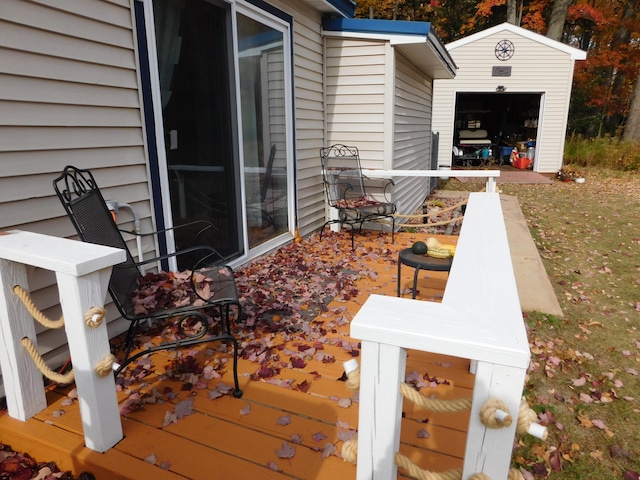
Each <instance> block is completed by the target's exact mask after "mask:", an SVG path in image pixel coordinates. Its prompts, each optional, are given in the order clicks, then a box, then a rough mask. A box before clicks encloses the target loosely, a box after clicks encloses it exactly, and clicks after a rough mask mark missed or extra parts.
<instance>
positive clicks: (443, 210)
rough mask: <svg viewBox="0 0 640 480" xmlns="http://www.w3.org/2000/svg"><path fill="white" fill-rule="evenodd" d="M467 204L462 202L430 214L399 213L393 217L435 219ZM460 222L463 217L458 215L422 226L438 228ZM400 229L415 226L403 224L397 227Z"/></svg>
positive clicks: (413, 226) (465, 201)
mask: <svg viewBox="0 0 640 480" xmlns="http://www.w3.org/2000/svg"><path fill="white" fill-rule="evenodd" d="M466 204H467V200H463V201H462V202H460V203H457V204H456V205H452V206H451V207H447V208H443V209H442V210H438V211H437V212H431V213H417V214H413V215H401V214H399V213H395V214H394V215H393V216H394V217H396V218H409V219H411V218H423V219H424V218H430V217H435V216H437V215H442V214H443V213H447V212H450V211H451V210H455V209H456V208H458V207H460V206H462V205H466ZM462 220H464V215H460V216H459V217H454V218H451V219H449V220H441V221H439V222H434V223H425V224H424V225H423V226H424V227H438V226H440V225H447V224H449V223H454V222H461V221H462ZM399 227H400V228H415V227H416V225H414V224H411V223H404V224H402V225H399Z"/></svg>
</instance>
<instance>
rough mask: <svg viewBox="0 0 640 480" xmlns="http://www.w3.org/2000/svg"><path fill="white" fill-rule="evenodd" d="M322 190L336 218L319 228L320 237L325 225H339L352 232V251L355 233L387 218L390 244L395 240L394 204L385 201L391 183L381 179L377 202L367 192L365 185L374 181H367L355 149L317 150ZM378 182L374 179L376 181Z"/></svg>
mask: <svg viewBox="0 0 640 480" xmlns="http://www.w3.org/2000/svg"><path fill="white" fill-rule="evenodd" d="M320 160H321V162H322V176H323V180H324V189H325V193H326V195H327V202H328V203H329V206H330V207H332V208H335V209H336V211H337V215H338V218H332V219H329V220H328V221H327V222H325V224H324V225H323V226H322V230H321V231H320V238H321V239H322V233H323V232H324V229H325V227H326V226H327V225H331V224H333V223H339V224H340V225H341V226H342V225H346V226H348V227H349V228H350V229H351V249H352V250H353V249H355V244H354V238H353V237H354V234H355V231H356V230H358V233H360V232H361V231H362V226H363V224H364V223H366V222H371V221H376V220H382V219H386V220H387V221H389V222H390V223H391V241H392V242H394V241H395V237H394V235H395V217H394V216H393V214H394V213H396V206H395V204H393V203H391V202H389V201H388V199H387V188H388V187H389V185H393V180H390V179H384V180H382V182H383V185H382V186H381V195H382V196H383V197H384V201H382V200H379V199H378V198H376V197H375V196H372V195H371V194H370V193H368V192H367V189H366V187H367V185H368V184H370V183H371V182H373V180H371V179H369V178H367V177H366V176H365V175H364V174H363V172H362V167H361V165H360V153H359V152H358V148H357V147H353V146H347V145H340V144H336V145H332V146H330V147H325V148H321V149H320ZM376 180H377V179H376Z"/></svg>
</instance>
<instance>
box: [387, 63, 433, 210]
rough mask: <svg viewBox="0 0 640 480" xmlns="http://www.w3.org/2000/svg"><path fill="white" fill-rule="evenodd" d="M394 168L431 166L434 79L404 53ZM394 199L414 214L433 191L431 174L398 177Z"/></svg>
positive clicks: (396, 94)
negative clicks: (427, 176) (430, 189)
mask: <svg viewBox="0 0 640 480" xmlns="http://www.w3.org/2000/svg"><path fill="white" fill-rule="evenodd" d="M395 77H396V79H395V89H394V104H395V108H394V121H393V124H394V127H393V130H394V135H393V139H394V140H393V169H395V170H429V169H430V165H431V162H430V159H431V96H432V85H431V79H429V78H427V77H426V76H425V74H424V73H423V72H420V71H419V70H418V69H417V68H416V67H415V66H414V65H412V64H411V63H410V62H409V60H408V59H407V58H406V57H404V56H403V55H400V54H397V55H396V69H395ZM395 181H396V185H395V187H394V189H393V192H394V193H393V201H394V203H396V205H397V207H398V212H399V213H401V214H405V215H406V214H412V213H413V212H414V211H415V210H416V209H417V208H418V207H419V206H420V205H422V203H423V202H424V200H425V198H426V197H427V195H428V194H429V183H430V180H429V178H419V177H414V178H406V177H405V178H397V179H396V180H395Z"/></svg>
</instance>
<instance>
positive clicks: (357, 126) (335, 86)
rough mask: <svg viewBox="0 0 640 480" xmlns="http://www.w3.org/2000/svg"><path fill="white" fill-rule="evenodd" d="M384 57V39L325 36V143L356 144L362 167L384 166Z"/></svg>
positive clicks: (385, 53)
mask: <svg viewBox="0 0 640 480" xmlns="http://www.w3.org/2000/svg"><path fill="white" fill-rule="evenodd" d="M387 61H388V58H387V49H386V46H385V43H384V42H372V41H366V40H357V39H355V40H354V39H347V38H331V37H327V39H326V74H325V78H326V85H325V98H326V109H327V133H326V136H327V142H326V143H327V145H333V144H336V143H342V144H345V145H354V146H357V147H358V149H359V150H360V157H361V159H362V165H363V167H364V168H384V166H385V165H384V148H385V143H384V139H385V126H389V125H386V124H385V113H386V112H387V108H388V105H387V104H386V102H388V101H390V99H389V97H388V96H387V87H386V85H387V66H386V62H387ZM389 127H390V126H389Z"/></svg>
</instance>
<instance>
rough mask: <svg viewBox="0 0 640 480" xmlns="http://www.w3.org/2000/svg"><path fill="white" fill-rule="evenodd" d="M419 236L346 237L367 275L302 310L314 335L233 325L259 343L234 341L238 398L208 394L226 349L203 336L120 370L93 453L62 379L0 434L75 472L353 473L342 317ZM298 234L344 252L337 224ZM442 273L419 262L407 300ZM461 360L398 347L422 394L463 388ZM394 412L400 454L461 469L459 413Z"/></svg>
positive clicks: (432, 289) (118, 475) (217, 381)
mask: <svg viewBox="0 0 640 480" xmlns="http://www.w3.org/2000/svg"><path fill="white" fill-rule="evenodd" d="M425 237H426V235H425V234H413V233H400V234H397V236H396V242H395V244H391V243H390V236H389V235H386V234H382V235H378V234H376V233H365V234H363V235H358V236H357V237H356V243H357V250H356V253H355V257H354V258H357V262H356V265H358V266H357V267H355V268H354V269H355V272H354V274H355V275H358V273H359V271H358V270H360V271H362V269H363V268H365V267H364V266H365V265H366V266H367V268H368V270H367V271H368V272H369V273H368V274H367V275H361V278H359V279H358V280H357V282H356V286H357V294H355V295H354V296H353V297H351V298H349V299H348V300H343V299H333V300H332V301H331V303H329V304H328V305H327V310H326V311H325V312H322V313H320V314H319V315H317V316H315V317H314V318H312V319H310V320H308V321H309V322H311V323H313V324H314V328H315V329H316V330H318V331H321V332H322V333H323V335H322V337H320V338H315V337H314V338H312V339H309V338H307V337H306V336H305V334H304V330H305V329H304V328H302V329H298V331H288V332H282V331H278V329H270V330H272V331H269V329H264V330H263V329H247V327H242V326H240V325H239V326H238V327H237V328H239V329H240V330H242V333H241V334H240V335H239V336H240V339H241V342H242V343H243V345H244V346H246V345H248V344H252V345H254V346H255V345H256V344H261V345H263V346H264V348H263V350H262V351H261V352H257V351H255V349H254V350H252V351H251V353H249V352H248V351H247V350H245V355H244V356H245V357H246V358H243V359H241V360H240V363H239V373H240V384H241V388H242V389H243V391H244V395H243V397H242V398H240V399H236V398H233V397H232V396H231V395H222V396H218V393H217V392H219V391H221V390H223V389H221V388H220V387H221V386H223V385H225V384H226V385H231V384H232V381H231V372H230V368H226V362H227V361H228V360H229V356H228V354H227V351H226V349H221V350H222V351H220V350H215V349H216V348H217V347H218V346H217V345H206V346H201V348H200V349H198V350H191V351H189V352H182V353H180V354H179V357H177V355H178V354H176V353H175V352H169V353H163V354H156V355H154V356H152V357H151V361H148V362H146V363H145V364H144V368H147V369H149V370H150V371H151V374H149V375H146V376H144V377H142V376H141V377H140V379H138V380H131V383H130V384H127V385H126V386H125V387H124V389H123V391H121V392H120V393H119V402H120V405H121V411H123V415H122V421H123V429H124V435H125V437H124V439H123V440H121V441H120V442H119V443H118V444H117V445H116V446H115V447H114V448H112V449H110V450H109V451H107V452H106V453H104V454H101V453H97V452H94V451H92V450H89V449H87V448H85V447H84V445H83V443H84V440H83V433H82V424H81V419H80V406H79V402H78V400H77V399H75V400H74V399H71V398H70V397H69V395H68V394H69V392H70V391H71V388H66V389H60V388H58V389H56V388H52V389H50V390H49V392H48V395H47V397H48V408H47V409H46V410H44V411H42V412H40V413H39V414H38V415H36V416H35V417H34V418H32V419H30V420H29V421H27V422H24V423H23V422H20V421H18V420H14V419H12V418H10V417H9V416H8V415H7V414H6V412H2V413H0V439H2V440H3V441H4V442H5V443H7V444H10V445H11V446H12V447H14V448H16V449H18V450H22V451H25V452H27V453H29V454H30V455H32V456H34V457H35V458H39V459H41V458H42V459H47V460H50V461H54V462H56V463H57V465H58V466H59V467H60V468H61V469H63V470H71V471H73V472H74V473H75V474H76V475H77V474H79V473H80V472H84V471H87V472H92V473H93V474H94V475H95V476H96V478H97V479H98V480H102V479H109V480H111V479H131V480H133V479H145V478H154V479H185V478H187V479H210V478H223V479H246V478H261V479H284V478H299V479H309V480H311V479H334V478H355V472H356V469H355V465H353V464H351V463H348V462H345V461H344V460H343V459H342V458H341V448H342V444H343V443H344V441H346V440H347V439H349V438H351V436H353V435H354V434H355V431H356V429H357V425H358V395H357V393H354V392H352V391H349V390H347V388H346V386H345V382H344V381H343V380H344V374H343V369H342V362H344V361H347V360H350V359H352V358H358V356H359V343H358V341H357V340H354V339H352V338H350V337H349V321H350V320H351V319H352V318H353V316H354V315H355V314H356V313H357V311H358V310H359V309H360V307H361V306H362V304H363V303H364V301H365V300H366V299H367V297H368V296H369V295H370V294H372V293H376V294H382V295H390V296H395V294H396V281H397V254H398V252H399V251H400V250H401V249H403V248H406V247H407V246H411V244H412V243H413V242H414V241H416V240H424V239H425ZM438 238H439V239H440V240H441V241H443V243H455V241H456V237H446V236H439V237H438ZM305 242H308V248H309V252H310V255H316V254H320V255H323V252H327V254H330V252H335V251H340V250H342V251H350V235H349V233H348V232H345V231H343V232H342V233H341V234H335V233H333V234H331V235H329V236H326V237H325V238H323V240H322V244H319V242H318V239H317V236H313V237H311V238H310V239H307V240H305ZM342 243H344V249H342V247H341V244H342ZM322 245H325V246H328V245H331V248H328V247H327V248H320V247H322ZM373 272H375V273H373ZM402 273H403V278H402V279H401V284H402V290H403V291H408V290H409V288H410V285H411V283H412V281H413V271H412V269H410V268H404V269H403V270H402ZM446 278H447V274H446V273H444V272H425V271H422V272H421V275H420V278H419V281H418V299H422V300H430V301H439V300H438V299H440V298H441V297H442V293H443V291H444V287H445V284H446ZM256 325H259V322H258V323H257V324H256ZM311 349H313V350H311ZM312 351H313V354H311V352H312ZM301 352H308V353H309V354H308V355H299V354H300V353H301ZM318 352H320V353H322V354H321V355H318V354H317V353H318ZM266 357H270V360H271V362H270V363H269V365H271V366H276V367H277V373H276V374H275V375H269V374H265V373H264V372H262V373H259V370H260V363H259V362H260V361H261V360H264V359H265V358H266ZM293 358H300V359H302V360H301V361H293V360H292V359H293ZM190 359H195V360H197V363H198V364H199V365H200V370H198V371H197V373H196V374H193V373H189V372H188V371H186V370H185V371H182V370H180V369H181V366H184V365H186V364H188V363H191V360H190ZM167 365H169V367H170V368H171V371H172V372H173V375H172V376H168V375H167ZM207 367H210V368H207ZM130 368H134V367H130ZM468 369H469V361H468V360H465V359H459V358H454V357H442V356H436V355H433V354H429V353H423V352H415V351H410V352H409V354H408V359H407V375H408V382H409V383H413V384H415V385H416V386H417V387H419V388H420V390H421V392H422V393H423V394H424V395H426V396H429V397H432V398H438V399H453V398H469V397H470V396H471V394H472V388H473V376H472V375H470V374H469V373H468ZM218 377H219V378H218ZM403 412H404V415H403V419H402V433H401V448H400V451H401V453H403V454H404V455H406V456H407V457H409V458H410V459H411V460H412V461H413V462H414V463H416V464H417V465H419V466H420V467H421V468H423V469H426V470H430V471H434V472H441V471H445V470H448V469H451V468H461V467H462V457H463V455H464V448H465V439H466V429H467V426H468V421H469V416H468V413H462V414H460V413H456V414H450V413H433V412H427V411H424V410H420V409H419V408H418V407H414V406H413V405H412V404H409V403H407V402H405V405H404V408H403Z"/></svg>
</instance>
